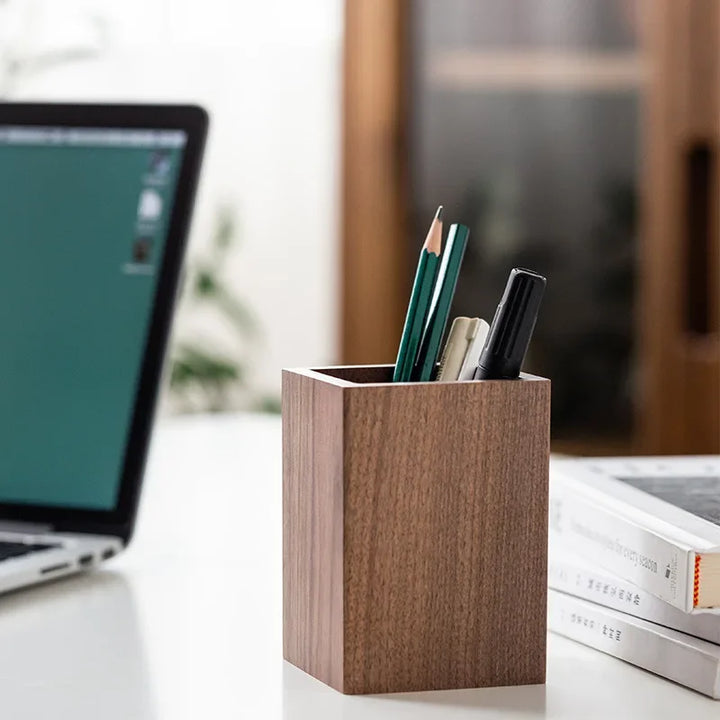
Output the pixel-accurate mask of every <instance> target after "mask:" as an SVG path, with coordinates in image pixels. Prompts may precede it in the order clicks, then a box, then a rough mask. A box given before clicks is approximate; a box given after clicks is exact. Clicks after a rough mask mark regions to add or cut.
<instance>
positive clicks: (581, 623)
mask: <svg viewBox="0 0 720 720" xmlns="http://www.w3.org/2000/svg"><path fill="white" fill-rule="evenodd" d="M548 628H549V629H550V631H551V632H554V633H557V634H558V635H563V636H565V637H567V638H570V639H571V640H576V641H577V642H580V643H582V644H583V645H587V646H588V647H591V648H595V649H596V650H600V651H602V652H604V653H607V654H608V655H612V656H613V657H616V658H619V659H620V660H625V661H626V662H629V663H632V664H633V665H637V666H638V667H641V668H643V669H645V670H649V671H650V672H653V673H655V674H656V675H660V676H662V677H664V678H667V679H668V680H673V681H674V682H676V683H680V684H681V685H685V687H689V688H692V689H693V690H697V691H698V692H701V693H703V694H704V695H708V696H710V697H711V698H714V699H716V700H717V699H718V698H719V697H720V647H718V646H717V645H713V644H712V643H709V642H707V641H705V640H699V639H697V638H694V637H690V636H689V635H685V634H683V633H681V632H678V631H677V630H670V629H669V628H665V627H662V626H661V625H655V624H654V623H651V622H647V620H641V619H640V618H636V617H633V616H632V615H625V614H624V613H621V612H617V611H616V610H611V609H609V608H606V607H602V606H601V605H596V604H595V603H591V602H588V601H587V600H581V599H579V598H576V597H573V596H572V595H565V594H564V593H561V592H557V591H556V590H550V591H549V593H548Z"/></svg>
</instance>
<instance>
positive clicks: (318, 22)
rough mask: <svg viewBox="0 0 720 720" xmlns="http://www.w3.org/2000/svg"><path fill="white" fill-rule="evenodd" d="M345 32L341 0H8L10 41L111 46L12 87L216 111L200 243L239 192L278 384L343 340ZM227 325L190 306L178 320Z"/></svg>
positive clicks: (265, 378) (198, 224)
mask: <svg viewBox="0 0 720 720" xmlns="http://www.w3.org/2000/svg"><path fill="white" fill-rule="evenodd" d="M20 6H23V9H21V7H20ZM28 8H29V10H28ZM92 16H97V17H98V18H100V20H101V27H104V28H105V29H104V30H101V31H98V30H97V28H96V26H95V25H94V24H93V21H92ZM341 42H342V2H341V0H311V1H310V2H293V1H292V0H262V1H260V0H254V1H251V0H203V1H202V2H200V1H198V0H193V1H190V0H166V1H163V0H122V2H117V1H115V2H110V0H96V1H95V2H78V1H69V0H64V1H63V2H62V3H59V2H57V1H55V2H52V1H49V2H37V1H33V2H30V1H29V0H10V2H9V4H7V5H0V50H2V49H4V50H5V51H6V52H8V51H10V52H20V53H22V54H25V55H27V54H30V55H33V54H37V53H40V52H45V51H47V50H48V49H52V48H55V49H62V48H66V47H69V46H73V47H77V46H83V47H87V48H89V49H92V48H100V52H99V56H98V58H97V59H92V60H83V61H78V62H74V63H67V64H65V65H62V66H57V67H55V68H52V69H50V70H49V71H43V72H41V73H38V74H36V75H33V76H28V77H25V78H21V79H20V80H19V81H18V82H17V83H16V84H15V85H14V86H13V87H12V88H11V89H10V90H11V97H12V98H14V99H20V98H32V99H48V100H120V101H148V102H150V101H160V102H170V101H183V102H198V103H200V104H202V105H204V106H205V107H206V108H207V109H208V110H209V111H210V114H211V123H212V124H211V132H210V139H209V145H208V150H207V155H206V162H205V168H204V173H203V179H202V183H201V188H200V192H199V199H198V205H197V211H196V216H195V222H194V228H193V233H192V240H191V253H196V252H198V251H200V250H201V249H202V245H203V243H204V242H205V241H206V239H207V237H208V236H209V234H210V232H211V229H212V225H213V218H214V214H215V212H216V210H217V208H218V207H219V206H220V205H221V204H223V203H229V204H232V205H233V206H234V208H235V209H236V212H237V216H238V219H239V222H240V227H241V246H240V248H239V251H238V252H237V253H236V255H235V256H234V257H233V258H232V261H231V262H230V263H229V267H228V274H229V277H232V278H233V279H234V283H235V284H236V287H237V290H238V293H239V294H241V295H242V296H243V297H244V298H245V300H246V302H247V304H248V305H249V306H250V307H251V309H252V310H253V311H254V312H255V314H256V315H257V316H258V318H259V321H260V323H261V325H262V327H263V328H264V341H263V345H262V347H261V348H260V349H259V351H258V353H257V355H256V364H255V370H254V374H253V377H254V380H255V382H256V384H257V386H258V388H260V389H261V390H262V391H266V392H268V391H269V392H278V391H279V380H280V375H279V370H280V368H281V367H282V366H293V365H305V364H313V363H324V362H331V361H333V360H334V358H335V354H336V343H337V317H336V298H337V284H338V247H339V245H338V199H339V188H338V180H339V172H338V155H339V113H340V57H341ZM0 54H2V53H0ZM208 324H210V325H211V326H212V327H210V330H208V329H207V326H208ZM204 328H205V329H204ZM218 330H219V331H220V333H221V334H222V326H221V325H218V324H217V323H215V324H214V325H213V324H212V322H210V323H208V322H207V319H206V318H203V317H198V316H195V317H194V318H193V317H192V316H191V315H190V314H188V313H184V314H183V315H182V316H181V318H180V322H179V327H178V328H176V331H177V332H179V333H181V334H185V333H190V332H203V331H204V332H210V333H211V334H213V335H215V334H216V333H217V331H218Z"/></svg>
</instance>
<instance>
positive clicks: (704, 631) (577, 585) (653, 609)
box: [548, 545, 720, 645]
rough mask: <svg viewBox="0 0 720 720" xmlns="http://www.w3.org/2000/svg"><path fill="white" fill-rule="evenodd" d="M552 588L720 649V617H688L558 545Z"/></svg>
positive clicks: (550, 571)
mask: <svg viewBox="0 0 720 720" xmlns="http://www.w3.org/2000/svg"><path fill="white" fill-rule="evenodd" d="M548 587H550V588H551V589H552V590H558V591H560V592H563V593H566V594H568V595H574V596H575V597H579V598H582V599H583V600H590V601H591V602H594V603H596V604H597V605H603V606H605V607H608V608H611V609H612V610H618V611H620V612H624V613H627V614H629V615H634V616H635V617H638V618H641V619H643V620H648V621H649V622H653V623H656V624H658V625H664V626H665V627H668V628H671V629H672V630H678V631H679V632H683V633H686V634H688V635H693V636H694V637H697V638H700V639H702V640H707V641H708V642H711V643H715V644H716V645H720V616H718V615H716V614H714V613H695V614H688V613H685V612H683V611H682V610H679V609H678V608H676V607H673V606H672V605H669V604H668V603H666V602H664V601H663V600H660V599H659V598H656V597H655V596H654V595H651V594H650V593H648V592H646V591H645V590H643V589H642V588H639V587H637V586H636V585H633V584H632V583H629V582H628V581H627V580H622V579H621V578H618V577H615V576H614V575H612V574H610V573H609V572H607V570H603V569H601V568H599V567H597V566H596V565H594V564H593V563H592V562H590V561H588V560H584V559H582V558H579V557H577V556H575V555H574V554H573V553H571V552H567V551H566V550H565V549H564V548H561V547H559V546H557V545H552V546H551V547H550V552H549V557H548Z"/></svg>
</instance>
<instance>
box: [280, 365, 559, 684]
mask: <svg viewBox="0 0 720 720" xmlns="http://www.w3.org/2000/svg"><path fill="white" fill-rule="evenodd" d="M392 370H393V368H392V366H391V365H387V366H363V367H338V368H317V369H307V370H285V371H284V372H283V586H284V601H283V625H284V639H283V645H284V656H285V658H286V659H287V660H289V661H290V662H292V663H293V664H295V665H297V666H298V667H300V668H301V669H303V670H305V671H306V672H308V673H310V674H311V675H313V676H315V677H317V678H318V679H320V680H322V681H323V682H325V683H327V684H329V685H331V686H332V687H334V688H336V689H338V690H340V691H342V692H345V693H377V692H400V691H412V690H437V689H449V688H462V687H482V686H490V685H520V684H528V683H540V682H544V678H545V635H546V619H545V612H546V611H545V605H546V583H547V580H546V570H547V480H548V462H549V432H550V382H549V380H546V379H544V378H538V377H535V376H531V375H523V376H521V379H520V380H519V381H503V380H485V381H481V382H452V383H392V382H390V381H391V378H392Z"/></svg>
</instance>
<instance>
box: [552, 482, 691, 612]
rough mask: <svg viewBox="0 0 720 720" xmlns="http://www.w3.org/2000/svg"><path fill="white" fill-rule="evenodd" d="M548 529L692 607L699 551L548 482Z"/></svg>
mask: <svg viewBox="0 0 720 720" xmlns="http://www.w3.org/2000/svg"><path fill="white" fill-rule="evenodd" d="M550 534H551V538H556V539H557V540H558V541H559V542H561V543H563V544H564V545H565V546H566V547H570V548H572V550H573V552H575V553H577V554H578V555H581V556H583V557H587V558H590V559H591V560H592V561H593V562H594V563H596V564H597V565H599V566H600V567H602V568H604V569H605V570H608V571H609V572H611V573H612V574H613V575H617V576H618V577H620V578H622V579H624V580H628V581H629V582H631V583H632V584H633V585H637V586H638V587H639V588H642V589H643V590H646V591H647V592H649V593H650V594H652V595H654V596H655V597H658V598H660V599H661V600H664V601H665V602H667V603H670V605H672V606H673V607H676V608H678V609H680V610H682V611H683V612H686V613H690V612H692V611H693V608H694V602H693V589H694V582H693V581H694V572H695V553H694V552H692V551H690V550H688V548H687V547H683V546H681V545H679V544H677V543H674V542H672V541H670V540H667V539H666V538H664V537H662V536H660V535H658V534H657V533H655V532H653V531H651V530H648V529H647V528H644V527H642V526H641V525H639V524H638V523H636V522H633V521H632V520H630V519H628V518H626V517H623V516H622V515H619V514H617V513H615V512H614V511H612V510H608V509H606V508H604V507H603V506H602V505H601V504H599V503H596V502H594V501H593V500H589V499H587V498H585V497H583V496H582V494H580V493H578V492H577V491H574V490H573V489H572V483H568V482H554V481H553V480H551V482H550Z"/></svg>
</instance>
